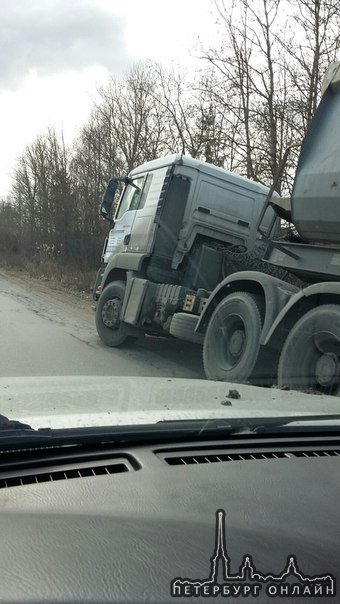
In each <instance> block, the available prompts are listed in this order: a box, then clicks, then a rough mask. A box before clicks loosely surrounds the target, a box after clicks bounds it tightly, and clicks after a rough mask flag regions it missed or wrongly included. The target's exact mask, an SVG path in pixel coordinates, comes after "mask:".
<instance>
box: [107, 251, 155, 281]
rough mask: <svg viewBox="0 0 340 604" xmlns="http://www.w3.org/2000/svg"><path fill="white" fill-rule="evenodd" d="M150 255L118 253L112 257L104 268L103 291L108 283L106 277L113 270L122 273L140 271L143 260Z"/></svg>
mask: <svg viewBox="0 0 340 604" xmlns="http://www.w3.org/2000/svg"><path fill="white" fill-rule="evenodd" d="M149 256H150V254H142V253H136V252H120V253H118V254H114V256H112V257H111V258H110V260H109V262H108V264H107V266H106V268H105V271H104V274H103V279H102V284H103V289H104V287H105V285H106V284H107V283H108V282H109V281H110V280H108V277H109V275H110V273H111V271H113V270H119V271H121V272H122V273H123V272H125V273H126V272H127V271H136V272H138V271H140V270H141V268H142V265H143V261H144V260H145V258H148V257H149Z"/></svg>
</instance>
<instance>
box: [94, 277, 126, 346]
mask: <svg viewBox="0 0 340 604" xmlns="http://www.w3.org/2000/svg"><path fill="white" fill-rule="evenodd" d="M124 295H125V283H124V281H113V283H110V284H109V285H107V287H105V289H104V290H103V291H102V293H101V294H100V297H99V300H98V303H97V307H96V327H97V332H98V334H99V336H100V338H101V340H102V341H103V342H104V344H106V345H107V346H112V347H115V346H121V344H123V343H124V342H126V341H128V339H129V336H128V335H127V327H126V326H125V325H124V323H122V322H121V321H120V311H121V308H122V303H123V300H124Z"/></svg>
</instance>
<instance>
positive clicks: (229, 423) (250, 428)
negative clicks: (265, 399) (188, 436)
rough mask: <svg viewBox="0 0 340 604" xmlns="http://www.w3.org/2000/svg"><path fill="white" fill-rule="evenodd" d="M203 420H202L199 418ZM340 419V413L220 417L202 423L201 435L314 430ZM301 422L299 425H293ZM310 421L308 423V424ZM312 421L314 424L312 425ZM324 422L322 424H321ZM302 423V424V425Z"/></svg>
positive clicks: (323, 427)
mask: <svg viewBox="0 0 340 604" xmlns="http://www.w3.org/2000/svg"><path fill="white" fill-rule="evenodd" d="M198 421H200V422H202V420H198ZM332 421H339V422H340V413H335V414H327V413H324V414H318V415H308V414H304V415H286V416H274V417H273V416H271V417H241V418H233V417H231V418H220V419H207V420H206V421H205V423H204V424H203V425H202V427H201V429H200V431H199V436H202V434H206V433H209V434H211V433H216V432H220V433H222V434H241V433H252V434H260V433H261V434H262V433H264V432H272V431H274V432H279V431H281V430H285V431H286V429H287V428H288V429H289V430H295V429H296V430H301V429H303V430H307V429H310V430H312V431H314V430H315V429H318V430H319V429H320V428H321V429H325V422H332ZM296 422H299V425H298V426H292V425H291V424H295V423H296ZM307 423H308V425H307ZM310 423H312V424H313V425H310ZM320 423H322V426H320V425H319V424H320ZM301 424H302V425H301ZM329 427H331V428H332V429H335V428H337V429H338V430H340V423H339V426H335V425H334V424H330V425H329Z"/></svg>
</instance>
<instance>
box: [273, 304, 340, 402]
mask: <svg viewBox="0 0 340 604" xmlns="http://www.w3.org/2000/svg"><path fill="white" fill-rule="evenodd" d="M278 384H279V386H289V388H292V389H294V390H313V391H314V390H315V391H316V392H320V391H321V392H325V393H326V394H338V393H339V384H340V305H337V304H323V305H322V306H318V307H316V308H313V309H312V310H310V311H309V312H307V313H306V314H305V315H304V316H303V317H301V318H300V319H299V320H298V321H297V322H296V323H295V325H294V326H293V328H292V329H291V331H290V333H289V335H288V337H287V339H286V341H285V344H284V346H283V348H282V352H281V355H280V360H279V367H278Z"/></svg>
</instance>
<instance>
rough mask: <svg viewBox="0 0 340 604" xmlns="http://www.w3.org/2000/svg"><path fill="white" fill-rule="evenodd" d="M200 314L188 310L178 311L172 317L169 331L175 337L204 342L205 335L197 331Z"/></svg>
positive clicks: (199, 342)
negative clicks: (190, 312)
mask: <svg viewBox="0 0 340 604" xmlns="http://www.w3.org/2000/svg"><path fill="white" fill-rule="evenodd" d="M197 321H198V316H197V315H192V314H189V313H186V312H177V313H176V314H174V316H173V317H172V320H171V323H170V330H169V333H170V334H171V335H172V336H174V337H175V338H179V339H181V340H187V341H188V342H194V343H195V344H203V336H202V334H200V333H196V332H195V327H196V325H197Z"/></svg>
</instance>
